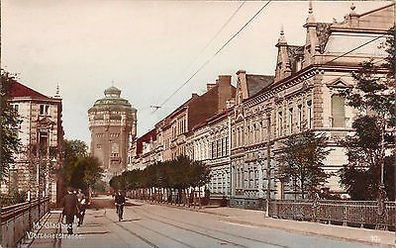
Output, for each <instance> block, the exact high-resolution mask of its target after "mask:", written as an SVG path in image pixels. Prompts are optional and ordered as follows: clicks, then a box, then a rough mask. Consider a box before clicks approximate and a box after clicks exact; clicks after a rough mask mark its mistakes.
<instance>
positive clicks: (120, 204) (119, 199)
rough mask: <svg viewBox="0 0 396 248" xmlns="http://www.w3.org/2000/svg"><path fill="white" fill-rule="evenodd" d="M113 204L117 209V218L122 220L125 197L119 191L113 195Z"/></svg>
mask: <svg viewBox="0 0 396 248" xmlns="http://www.w3.org/2000/svg"><path fill="white" fill-rule="evenodd" d="M114 202H115V206H116V209H117V214H118V220H119V221H122V214H123V212H124V205H125V197H124V196H123V195H122V194H121V192H117V194H116V195H115V199H114Z"/></svg>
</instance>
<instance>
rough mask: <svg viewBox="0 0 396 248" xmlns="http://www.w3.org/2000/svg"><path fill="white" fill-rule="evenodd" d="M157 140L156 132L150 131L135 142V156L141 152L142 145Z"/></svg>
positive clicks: (154, 130)
mask: <svg viewBox="0 0 396 248" xmlns="http://www.w3.org/2000/svg"><path fill="white" fill-rule="evenodd" d="M156 139H157V130H156V129H152V130H151V131H148V132H147V133H145V134H144V135H143V136H141V137H140V138H138V139H137V140H136V154H141V153H142V152H143V143H146V142H149V141H151V140H156Z"/></svg>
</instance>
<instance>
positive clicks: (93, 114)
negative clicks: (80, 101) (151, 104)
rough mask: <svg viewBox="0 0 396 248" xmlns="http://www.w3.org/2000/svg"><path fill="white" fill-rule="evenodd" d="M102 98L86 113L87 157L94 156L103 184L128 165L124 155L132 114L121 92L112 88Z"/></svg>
mask: <svg viewBox="0 0 396 248" xmlns="http://www.w3.org/2000/svg"><path fill="white" fill-rule="evenodd" d="M104 94H105V97H104V98H102V99H99V100H97V101H96V102H95V104H94V105H93V107H91V108H90V109H89V110H88V118H89V130H90V131H91V155H93V156H95V157H97V158H98V159H99V160H100V162H101V163H102V166H103V169H104V171H105V181H107V182H108V181H109V180H110V179H111V178H112V177H113V176H115V175H119V174H121V173H122V172H123V171H124V170H125V169H126V165H127V163H128V161H127V158H128V156H127V152H128V147H129V145H130V142H131V141H132V140H133V138H134V137H135V136H136V120H137V117H136V112H137V110H136V109H135V108H133V107H132V105H131V104H130V103H129V101H128V100H126V99H123V98H121V90H119V89H117V88H116V87H114V86H112V87H110V88H108V89H106V90H105V91H104Z"/></svg>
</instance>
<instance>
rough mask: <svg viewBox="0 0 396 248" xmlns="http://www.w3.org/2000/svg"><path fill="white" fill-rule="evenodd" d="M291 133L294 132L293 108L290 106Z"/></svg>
mask: <svg viewBox="0 0 396 248" xmlns="http://www.w3.org/2000/svg"><path fill="white" fill-rule="evenodd" d="M288 122H289V123H288V124H289V134H292V133H293V108H289V121H288Z"/></svg>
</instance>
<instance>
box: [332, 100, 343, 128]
mask: <svg viewBox="0 0 396 248" xmlns="http://www.w3.org/2000/svg"><path fill="white" fill-rule="evenodd" d="M331 115H332V117H333V118H332V126H333V127H345V99H344V98H343V97H342V96H340V95H333V96H332V97H331Z"/></svg>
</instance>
